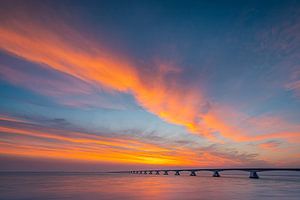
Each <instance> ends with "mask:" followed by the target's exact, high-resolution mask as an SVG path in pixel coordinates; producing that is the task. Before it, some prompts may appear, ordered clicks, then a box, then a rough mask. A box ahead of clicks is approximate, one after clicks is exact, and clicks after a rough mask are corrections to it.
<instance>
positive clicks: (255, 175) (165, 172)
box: [126, 168, 300, 179]
mask: <svg viewBox="0 0 300 200" xmlns="http://www.w3.org/2000/svg"><path fill="white" fill-rule="evenodd" d="M200 171H209V172H212V176H213V177H220V176H221V175H220V172H222V171H246V172H249V173H250V175H249V178H254V179H258V178H259V176H258V172H264V171H300V168H199V169H157V170H137V171H126V172H127V173H131V174H153V173H155V175H159V174H160V172H163V175H169V173H170V172H174V175H176V176H179V175H180V173H181V172H189V173H190V176H196V175H197V174H196V172H200Z"/></svg>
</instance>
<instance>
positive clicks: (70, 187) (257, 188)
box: [0, 172, 300, 200]
mask: <svg viewBox="0 0 300 200" xmlns="http://www.w3.org/2000/svg"><path fill="white" fill-rule="evenodd" d="M263 174H264V173H261V174H260V179H258V180H255V179H249V178H248V174H239V175H236V174H235V175H234V174H229V175H228V174H227V175H226V174H222V177H219V178H213V177H211V174H205V173H200V174H198V176H196V177H190V176H188V174H182V175H181V176H174V175H173V174H170V175H168V176H163V175H159V176H158V175H137V174H131V175H130V174H100V173H57V172H56V173H53V172H52V173H7V172H6V173H4V172H1V173H0V199H1V200H17V199H18V200H20V199H26V200H27V199H28V200H29V199H33V200H35V199H37V200H49V199H73V200H79V199H88V200H93V199H125V200H126V199H138V200H143V199H184V200H188V199H203V200H206V199H207V200H213V199H217V200H225V199H226V200H227V199H230V200H234V199H241V200H248V199H253V200H254V199H255V200H257V199H272V200H273V199H280V200H285V199H287V200H299V199H300V176H299V174H298V175H296V176H293V175H288V176H286V175H267V174H266V175H263Z"/></svg>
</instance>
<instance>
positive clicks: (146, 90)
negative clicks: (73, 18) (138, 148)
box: [0, 18, 203, 132]
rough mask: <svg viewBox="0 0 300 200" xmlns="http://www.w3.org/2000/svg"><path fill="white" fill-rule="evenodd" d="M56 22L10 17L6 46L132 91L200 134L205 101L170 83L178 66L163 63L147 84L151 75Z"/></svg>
mask: <svg viewBox="0 0 300 200" xmlns="http://www.w3.org/2000/svg"><path fill="white" fill-rule="evenodd" d="M53 23H55V28H53V24H47V26H45V25H44V24H41V23H40V22H38V21H37V20H34V19H24V18H17V19H10V20H9V19H6V21H4V22H3V23H1V26H0V41H1V42H0V48H1V49H3V50H5V51H8V52H10V53H12V54H15V55H17V56H19V57H22V58H24V59H26V60H29V61H31V62H36V63H40V64H42V65H43V66H44V67H51V68H52V69H55V70H58V71H60V72H63V73H67V74H69V75H72V76H74V77H76V78H78V79H80V80H83V81H85V82H88V83H90V84H94V85H98V86H99V85H100V86H101V87H105V88H109V89H112V90H117V91H120V92H126V93H130V94H132V95H133V96H134V97H135V98H136V100H137V102H138V103H139V104H141V105H142V106H143V107H144V108H146V109H147V110H148V111H150V112H152V113H154V114H156V115H157V116H159V117H161V118H162V119H165V120H166V121H168V122H171V123H175V124H179V125H183V126H185V127H187V128H188V129H189V130H190V131H193V132H195V130H196V126H197V124H196V122H195V121H197V119H198V118H199V117H198V115H199V107H201V105H202V104H203V100H202V98H201V96H200V94H199V93H198V92H194V91H192V90H186V89H184V88H183V87H182V86H181V85H179V84H178V83H176V82H172V83H168V82H167V80H166V79H165V76H166V75H167V73H178V70H173V68H172V67H168V66H165V67H162V66H157V68H160V69H161V70H160V71H159V73H158V74H156V75H153V80H152V82H151V83H149V82H146V81H144V79H145V77H146V76H147V75H145V74H144V75H142V74H140V73H138V71H137V70H136V69H137V67H135V66H134V65H133V64H131V63H130V62H129V61H128V60H125V59H122V58H119V57H120V56H118V55H112V54H110V53H107V51H105V50H103V48H102V47H99V45H96V42H91V41H89V40H87V39H86V38H85V37H83V36H81V35H78V33H77V32H75V31H74V30H72V29H71V28H70V27H69V26H67V25H66V24H63V23H61V22H57V21H56V22H53ZM70 38H72V39H70ZM170 69H172V70H170Z"/></svg>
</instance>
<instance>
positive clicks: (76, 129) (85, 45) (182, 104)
mask: <svg viewBox="0 0 300 200" xmlns="http://www.w3.org/2000/svg"><path fill="white" fill-rule="evenodd" d="M1 4H2V5H1ZM12 4H13V5H12ZM45 4H46V5H43V3H42V2H31V1H30V3H28V5H24V3H23V2H22V1H16V2H14V3H11V2H9V1H7V2H1V3H0V87H1V94H0V102H1V105H0V164H1V162H2V160H5V161H3V162H7V157H8V158H9V160H10V161H11V162H12V163H14V162H13V161H16V162H19V161H18V160H20V159H25V160H26V159H28V160H31V159H33V160H34V163H35V164H32V169H42V170H43V169H46V170H51V169H47V167H46V168H45V167H40V165H39V163H40V162H42V161H43V160H48V161H50V162H52V163H54V164H57V165H58V166H60V165H62V163H63V165H64V166H65V165H66V166H69V165H70V166H71V165H72V169H76V164H72V163H73V162H76V163H77V164H78V163H83V164H84V166H89V165H90V164H91V163H93V164H96V165H95V167H94V168H93V170H109V169H111V167H112V166H113V167H112V168H113V169H126V168H128V167H129V166H130V167H131V168H138V167H141V166H143V167H148V168H155V167H157V166H162V167H166V166H168V167H178V166H184V167H207V166H210V167H217V166H238V167H239V166H252V167H261V166H262V167H267V166H279V167H280V166H283V167H294V166H299V164H300V95H299V94H300V87H299V85H300V84H299V83H300V65H299V59H300V49H299V48H298V46H299V44H300V37H299V36H300V23H299V20H300V12H299V10H296V9H295V8H293V6H291V5H286V6H285V7H284V9H282V12H280V13H279V14H277V13H276V12H273V10H272V9H271V10H266V11H265V12H266V13H267V14H266V15H260V13H259V12H258V11H257V13H256V11H253V10H251V9H250V8H247V7H245V8H244V7H243V9H233V8H228V11H227V10H226V11H224V12H225V13H223V14H222V13H221V14H220V13H218V12H215V13H214V14H211V13H207V11H206V12H204V11H203V12H202V11H201V10H200V11H198V10H196V11H195V12H196V13H198V14H199V13H200V14H199V15H197V16H196V15H195V16H194V15H193V14H191V15H188V14H186V13H177V14H178V15H180V16H181V15H182V16H181V17H182V19H184V20H182V21H181V20H179V22H178V21H177V22H176V23H173V22H174V21H173V20H174V19H173V18H176V17H177V14H176V10H173V11H172V12H170V13H169V12H166V11H165V9H166V8H165V7H159V6H158V5H151V6H153V7H152V9H147V10H146V11H145V10H143V9H142V8H141V9H142V10H139V9H138V8H137V7H135V6H134V5H131V6H129V7H130V8H132V9H133V10H134V12H133V16H132V17H130V16H126V17H124V18H122V16H123V15H124V13H127V11H128V10H127V9H129V8H124V10H123V9H120V10H119V9H116V11H115V12H116V13H114V14H113V16H114V17H113V16H111V15H109V17H107V12H108V11H107V10H106V9H105V8H106V7H107V6H108V5H105V6H103V8H102V6H99V10H97V9H93V7H94V6H93V5H92V3H89V4H87V5H86V6H70V7H69V6H68V4H67V3H62V4H61V5H60V6H57V7H56V6H55V5H54V4H51V3H50V2H48V1H46V2H45ZM100 4H101V3H100ZM119 6H121V5H119ZM151 6H150V7H151ZM108 7H109V6H108ZM199 9H200V8H199ZM232 9H233V10H232ZM274 9H277V8H274ZM108 10H109V9H108ZM171 10H172V9H171ZM128 12H129V11H128ZM173 12H174V13H173ZM227 12H228V13H227ZM231 12H233V13H231ZM71 13H72V14H73V15H71ZM74 13H76V15H74ZM293 13H294V14H293ZM219 14H220V16H219ZM223 15H224V16H225V17H223ZM275 15H276V17H274V16H275ZM70 16H72V17H70ZM155 16H159V19H160V20H157V18H156V17H155ZM189 17H190V19H188V18H189ZM220 17H221V18H222V19H221V20H220ZM79 19H80V20H79ZM142 19H143V20H142ZM203 19H207V20H208V22H207V23H204V22H202V20H203ZM287 19H289V20H287ZM255 20H257V21H259V23H253V21H255ZM215 21H218V23H219V24H215ZM177 23H178V24H177ZM249 24H250V25H249ZM266 24H268V26H267V25H266ZM240 31H241V32H243V34H241V33H240ZM276 38H281V39H278V40H275V39H276ZM141 41H143V42H141ZM4 158H5V159H4ZM20 163H21V164H20V165H18V166H16V165H14V166H13V169H16V170H20V169H22V162H20ZM74 166H75V167H74ZM78 166H79V165H78ZM0 168H1V167H0ZM88 169H90V168H88Z"/></svg>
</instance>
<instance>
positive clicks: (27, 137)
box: [0, 117, 258, 167]
mask: <svg viewBox="0 0 300 200" xmlns="http://www.w3.org/2000/svg"><path fill="white" fill-rule="evenodd" d="M23 121H24V120H14V118H12V117H6V118H4V117H3V118H2V119H1V120H0V135H1V137H0V144H1V145H0V150H1V155H8V156H17V157H23V158H29V159H31V158H34V159H45V158H48V159H64V160H65V161H66V162H67V161H76V162H79V161H82V162H96V163H97V162H107V163H119V164H147V165H163V166H170V167H172V166H173V167H175V166H185V167H188V166H199V167H202V166H203V167H205V166H206V167H208V166H210V167H212V166H241V165H244V164H245V163H250V161H251V162H254V163H258V161H257V160H256V156H257V155H256V154H246V153H240V152H238V151H236V150H234V149H233V148H231V149H222V148H220V147H219V146H216V145H211V146H208V147H196V146H194V145H192V146H191V145H186V141H185V142H184V144H182V143H181V142H180V143H178V142H177V141H174V142H172V141H169V140H168V141H167V140H165V142H161V141H160V142H155V141H152V140H145V139H139V138H137V137H131V136H128V135H120V134H119V135H118V136H117V137H115V136H116V135H114V136H112V135H111V133H107V134H105V133H103V134H102V135H97V134H93V133H88V132H84V130H82V131H75V130H69V129H68V128H67V127H65V126H59V127H56V128H50V127H48V124H45V125H40V124H36V123H32V122H23ZM48 121H55V123H56V122H57V121H58V123H59V124H60V123H61V121H63V123H64V124H65V123H66V121H65V120H62V119H54V120H50V119H49V120H48ZM162 140H164V139H163V138H162Z"/></svg>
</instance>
